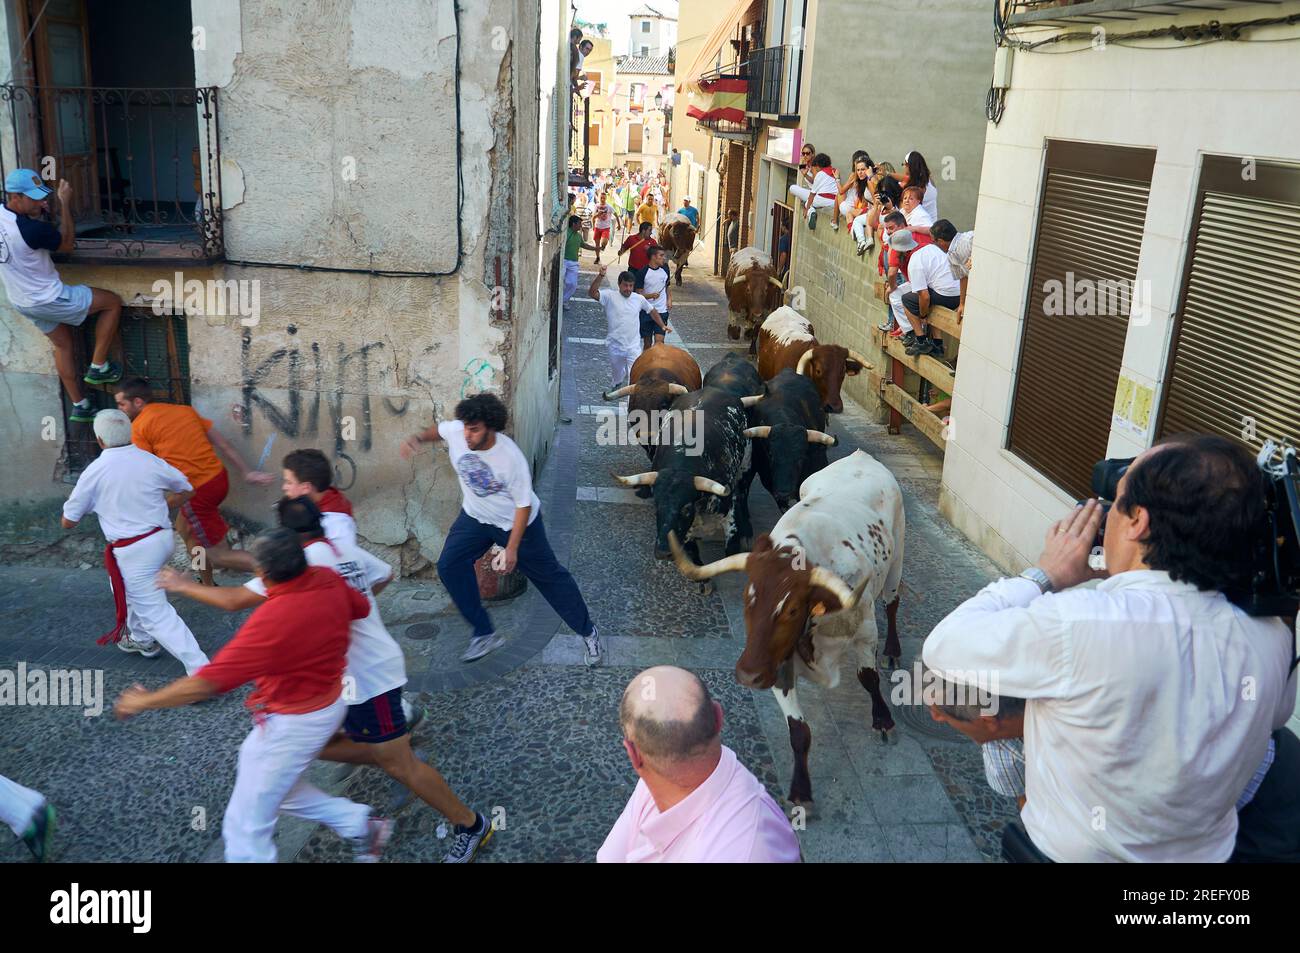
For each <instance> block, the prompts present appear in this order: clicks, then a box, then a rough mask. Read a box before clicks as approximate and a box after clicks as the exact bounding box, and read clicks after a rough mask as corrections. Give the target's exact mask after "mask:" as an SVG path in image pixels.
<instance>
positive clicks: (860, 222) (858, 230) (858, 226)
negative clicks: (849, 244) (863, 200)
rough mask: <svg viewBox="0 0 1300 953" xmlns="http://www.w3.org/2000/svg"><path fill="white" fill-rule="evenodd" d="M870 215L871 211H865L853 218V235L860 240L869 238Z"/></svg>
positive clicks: (863, 240)
mask: <svg viewBox="0 0 1300 953" xmlns="http://www.w3.org/2000/svg"><path fill="white" fill-rule="evenodd" d="M870 215H871V213H870V212H863V213H862V214H861V215H859V216H858V217H857V218H855V219H854V220H853V237H854V238H856V239H857V240H858V241H860V242H865V241H866V240H867V219H868V218H869V217H870Z"/></svg>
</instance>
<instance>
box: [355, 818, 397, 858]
mask: <svg viewBox="0 0 1300 953" xmlns="http://www.w3.org/2000/svg"><path fill="white" fill-rule="evenodd" d="M366 823H367V827H366V832H365V834H363V835H362V836H360V837H353V838H351V840H350V842H351V844H352V859H353V860H354V861H355V862H356V863H358V864H377V863H379V858H380V857H381V856H382V855H383V853H384V848H385V847H387V846H388V839H389V838H390V837H392V836H393V822H392V821H390V820H389V819H388V818H386V817H371V818H370V820H369V821H367V822H366Z"/></svg>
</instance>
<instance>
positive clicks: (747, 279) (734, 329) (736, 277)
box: [723, 246, 784, 354]
mask: <svg viewBox="0 0 1300 953" xmlns="http://www.w3.org/2000/svg"><path fill="white" fill-rule="evenodd" d="M773 288H775V289H777V290H778V291H783V290H784V288H783V286H782V284H781V282H780V281H778V280H777V278H776V269H775V268H773V267H772V256H771V255H769V254H768V253H767V252H765V251H763V250H762V249H761V248H754V247H753V246H750V247H749V248H742V249H740V251H738V252H736V253H735V254H734V255H732V256H731V263H730V264H729V265H727V274H726V277H725V278H724V280H723V290H724V291H725V292H726V295H727V337H729V338H731V340H733V341H738V340H740V335H741V330H742V325H743V329H744V334H745V340H747V341H749V342H750V345H749V353H750V354H753V353H754V350H755V347H756V343H755V342H756V336H757V334H758V326H759V325H760V324H762V323H763V318H764V317H766V315H767V311H768V307H767V302H768V297H769V295H771V293H772V289H773Z"/></svg>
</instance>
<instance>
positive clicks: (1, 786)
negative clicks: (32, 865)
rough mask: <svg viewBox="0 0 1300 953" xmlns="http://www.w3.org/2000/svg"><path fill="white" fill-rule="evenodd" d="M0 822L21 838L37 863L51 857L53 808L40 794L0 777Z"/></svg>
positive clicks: (1, 775) (2, 776) (0, 775)
mask: <svg viewBox="0 0 1300 953" xmlns="http://www.w3.org/2000/svg"><path fill="white" fill-rule="evenodd" d="M0 821H3V822H4V823H5V824H7V825H8V827H9V829H10V830H11V831H13V832H14V836H15V837H19V838H22V842H23V843H24V844H26V845H27V849H28V850H30V851H31V852H32V856H34V857H35V858H36V861H37V863H40V862H41V861H43V860H45V858H46V857H48V856H49V853H50V840H51V838H53V837H54V821H55V816H54V808H52V807H50V803H49V801H47V800H45V795H43V794H41V792H40V791H33V790H32V789H31V788H25V787H23V786H22V785H21V784H19V783H18V782H17V781H10V780H9V779H8V778H6V777H5V776H4V775H3V774H0Z"/></svg>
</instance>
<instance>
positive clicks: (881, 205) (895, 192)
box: [871, 175, 907, 287]
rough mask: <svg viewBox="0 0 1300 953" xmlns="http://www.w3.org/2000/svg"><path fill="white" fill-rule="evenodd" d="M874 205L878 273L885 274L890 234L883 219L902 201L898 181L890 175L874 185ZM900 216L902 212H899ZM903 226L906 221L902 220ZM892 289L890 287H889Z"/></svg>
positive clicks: (872, 213)
mask: <svg viewBox="0 0 1300 953" xmlns="http://www.w3.org/2000/svg"><path fill="white" fill-rule="evenodd" d="M874 195H875V203H874V204H873V205H872V208H871V215H872V216H874V219H875V222H876V223H877V232H878V237H879V238H880V245H881V248H880V273H881V274H882V275H883V274H884V273H885V267H886V259H887V258H888V257H889V235H890V232H889V230H888V229H886V228H885V219H886V218H888V217H889V215H890V214H891V213H893V212H898V203H899V202H901V201H902V200H903V189H902V187H901V186H899V184H898V180H897V179H895V178H894V177H893V176H892V175H887V176H885V177H884V178H882V179H881V180H880V181H879V182H877V183H876V191H875V193H874ZM899 214H900V215H901V214H902V212H899ZM903 222H904V224H906V223H907V219H906V218H905V219H903ZM891 287H892V286H891Z"/></svg>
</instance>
